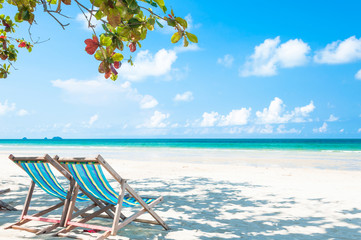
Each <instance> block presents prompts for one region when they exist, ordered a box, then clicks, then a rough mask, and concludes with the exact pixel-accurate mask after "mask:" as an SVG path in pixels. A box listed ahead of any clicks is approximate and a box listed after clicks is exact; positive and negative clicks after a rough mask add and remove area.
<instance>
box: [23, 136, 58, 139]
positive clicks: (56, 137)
mask: <svg viewBox="0 0 361 240" xmlns="http://www.w3.org/2000/svg"><path fill="white" fill-rule="evenodd" d="M22 140H28V138H27V137H23V138H22ZM44 140H63V138H61V137H59V136H55V137H53V138H52V139H49V138H47V137H44Z"/></svg>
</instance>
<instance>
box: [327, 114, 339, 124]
mask: <svg viewBox="0 0 361 240" xmlns="http://www.w3.org/2000/svg"><path fill="white" fill-rule="evenodd" d="M338 119H339V118H338V117H335V116H334V115H333V114H331V115H330V117H329V118H328V119H327V120H326V121H327V122H336V121H337V120H338Z"/></svg>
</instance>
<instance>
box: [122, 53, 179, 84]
mask: <svg viewBox="0 0 361 240" xmlns="http://www.w3.org/2000/svg"><path fill="white" fill-rule="evenodd" d="M176 60H177V53H176V51H174V50H165V49H161V50H159V51H158V52H157V53H156V54H155V55H153V54H151V53H150V52H149V51H148V50H145V51H139V52H138V54H137V55H136V57H135V58H134V66H131V65H130V64H128V63H124V64H123V65H122V66H121V68H120V69H119V77H121V78H123V79H126V80H130V81H140V80H143V79H145V78H147V77H161V76H166V75H167V74H169V73H170V72H171V70H172V64H173V63H174V62H175V61H176Z"/></svg>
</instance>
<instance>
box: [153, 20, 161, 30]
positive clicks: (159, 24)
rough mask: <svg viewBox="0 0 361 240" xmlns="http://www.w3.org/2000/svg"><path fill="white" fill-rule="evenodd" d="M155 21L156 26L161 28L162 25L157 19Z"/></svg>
mask: <svg viewBox="0 0 361 240" xmlns="http://www.w3.org/2000/svg"><path fill="white" fill-rule="evenodd" d="M155 22H156V23H157V24H158V26H159V27H160V28H163V25H162V24H161V23H160V22H159V21H158V20H155Z"/></svg>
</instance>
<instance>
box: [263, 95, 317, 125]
mask: <svg viewBox="0 0 361 240" xmlns="http://www.w3.org/2000/svg"><path fill="white" fill-rule="evenodd" d="M285 108H286V105H285V104H283V101H282V100H281V99H280V98H278V97H275V98H274V100H272V101H271V103H270V105H269V107H268V108H264V109H263V111H262V112H261V111H257V112H256V116H257V118H258V121H259V123H262V124H272V123H287V122H305V121H307V120H309V119H306V118H307V117H309V114H310V113H311V112H312V111H313V110H314V109H315V105H314V104H313V102H312V101H311V102H310V103H309V104H308V105H306V106H303V107H296V108H295V109H294V110H293V111H291V112H285Z"/></svg>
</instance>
